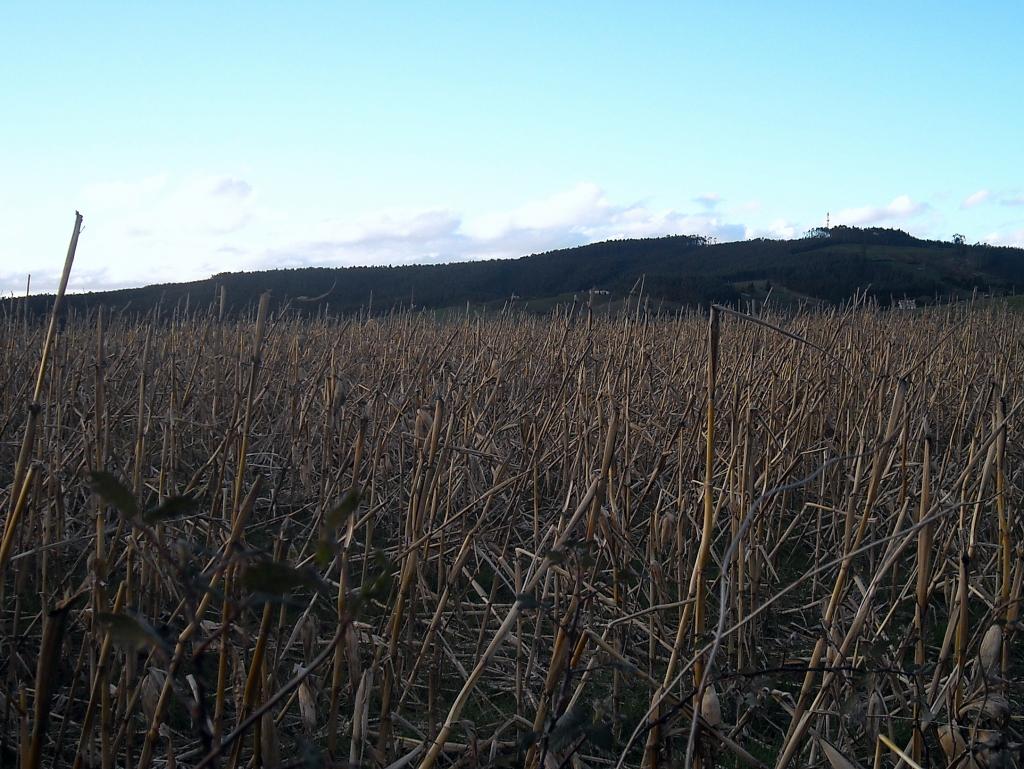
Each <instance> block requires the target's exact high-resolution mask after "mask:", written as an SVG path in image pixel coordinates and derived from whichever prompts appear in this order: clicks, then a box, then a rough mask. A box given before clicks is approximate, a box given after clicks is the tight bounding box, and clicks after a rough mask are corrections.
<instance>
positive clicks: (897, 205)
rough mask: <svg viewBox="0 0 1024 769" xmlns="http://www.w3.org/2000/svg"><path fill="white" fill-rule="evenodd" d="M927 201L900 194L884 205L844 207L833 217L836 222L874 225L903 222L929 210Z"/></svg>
mask: <svg viewBox="0 0 1024 769" xmlns="http://www.w3.org/2000/svg"><path fill="white" fill-rule="evenodd" d="M929 209H930V206H929V205H928V204H927V203H921V202H915V201H913V200H911V198H910V196H909V195H900V196H898V197H895V198H893V199H892V201H891V202H890V203H889V204H888V205H884V206H861V207H858V208H844V209H843V210H842V211H840V212H839V213H837V214H836V215H835V217H833V221H834V222H835V223H836V224H848V225H855V226H859V225H872V224H883V223H885V222H901V221H905V220H907V219H911V218H913V217H915V216H918V215H920V214H923V213H924V212H925V211H928V210H929Z"/></svg>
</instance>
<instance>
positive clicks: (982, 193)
mask: <svg viewBox="0 0 1024 769" xmlns="http://www.w3.org/2000/svg"><path fill="white" fill-rule="evenodd" d="M991 197H992V193H991V192H990V191H989V190H978V191H977V192H975V193H974V194H972V195H968V196H967V197H966V198H964V199H963V202H961V203H960V208H974V207H975V206H980V205H981V204H982V203H984V202H986V201H987V200H989V198H991Z"/></svg>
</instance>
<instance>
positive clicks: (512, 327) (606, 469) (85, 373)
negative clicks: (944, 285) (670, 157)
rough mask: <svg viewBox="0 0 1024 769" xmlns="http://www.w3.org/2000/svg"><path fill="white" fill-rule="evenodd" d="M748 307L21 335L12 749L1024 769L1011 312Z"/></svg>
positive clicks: (14, 450) (6, 753) (1019, 336)
mask: <svg viewBox="0 0 1024 769" xmlns="http://www.w3.org/2000/svg"><path fill="white" fill-rule="evenodd" d="M76 231H77V230H76ZM760 320H761V321H763V322H760V323H758V322H752V321H751V320H750V319H749V318H741V317H737V316H736V315H735V314H733V313H730V312H726V311H724V310H716V311H715V312H713V313H712V318H711V323H710V324H709V322H708V316H707V314H704V315H699V314H692V315H685V316H681V317H678V318H675V319H672V320H666V319H655V318H650V317H647V316H646V315H645V314H644V312H643V310H642V305H641V306H638V307H634V308H633V309H632V310H631V311H630V312H629V313H624V314H620V315H618V316H616V317H607V318H597V317H592V316H589V315H588V314H587V313H586V311H584V312H583V313H579V312H571V313H570V312H567V311H565V312H560V313H555V314H554V315H552V316H551V317H548V318H536V317H526V316H520V315H517V314H514V313H506V314H502V315H493V316H486V317H466V318H463V319H461V320H449V321H447V322H445V323H440V322H437V321H435V320H434V319H432V318H430V317H428V316H424V315H413V314H397V315H392V316H389V317H385V318H378V319H369V320H367V319H352V320H334V319H319V320H309V319H298V318H293V317H291V316H289V315H288V314H287V313H285V314H280V313H278V314H272V313H270V312H269V311H268V310H267V305H266V303H263V304H261V306H260V308H259V309H258V310H255V309H254V312H253V317H250V318H247V319H245V318H243V319H237V320H230V319H220V318H219V317H218V311H217V308H216V307H210V308H203V309H202V310H200V311H193V312H190V313H184V312H182V313H178V314H176V315H175V316H174V317H173V318H171V319H166V320H161V321H156V320H149V321H145V322H137V321H129V320H127V319H125V318H121V317H108V316H107V315H103V314H100V315H97V314H93V315H90V316H89V317H76V318H72V319H70V320H69V321H68V323H67V324H66V326H65V327H64V328H63V330H62V331H61V332H60V333H59V334H57V333H55V331H56V327H55V326H54V327H53V329H54V332H53V336H52V339H53V341H52V343H51V342H49V341H47V340H48V339H49V338H50V336H49V334H50V332H49V331H48V328H49V327H47V326H41V325H37V324H34V323H23V322H22V319H21V318H19V317H17V316H9V317H7V318H5V319H4V320H3V324H4V325H3V336H2V342H0V378H2V381H3V386H2V387H0V509H2V510H3V511H4V512H5V514H6V517H5V526H4V531H3V541H2V545H0V566H2V571H0V591H2V608H3V612H2V616H0V649H2V651H0V660H2V662H0V676H2V680H3V687H2V690H0V717H2V719H3V720H2V726H0V735H2V746H0V747H2V750H3V755H2V758H0V762H2V763H3V765H5V766H7V765H10V766H13V765H16V764H17V765H20V766H23V767H36V766H43V765H46V766H75V767H79V766H97V767H104V769H106V767H113V766H131V767H139V769H147V768H148V767H151V766H157V765H165V766H228V767H232V768H233V767H242V766H263V767H272V766H341V765H346V764H353V765H355V764H366V765H374V766H380V767H392V769H399V768H400V767H406V766H407V767H416V766H419V767H421V769H429V767H431V766H453V767H455V766H457V767H467V766H485V765H491V764H496V763H497V764H505V765H517V764H523V763H525V764H526V765H528V766H531V767H533V766H540V765H543V766H544V767H548V768H550V769H556V768H557V767H561V766H640V765H641V764H644V765H646V766H648V767H655V766H664V767H667V766H673V765H676V764H682V763H684V762H688V763H690V764H692V765H700V766H704V767H708V766H712V765H725V766H763V765H766V764H767V765H775V766H778V767H782V766H787V765H788V766H813V765H819V766H831V767H833V769H839V768H840V767H850V766H871V765H874V766H896V765H897V764H898V763H900V762H902V763H903V765H906V766H915V765H918V766H939V767H943V766H959V767H985V766H991V767H995V766H1012V765H1015V764H1014V762H1019V740H1020V735H1019V718H1020V716H1021V711H1020V703H1021V702H1022V699H1024V698H1022V691H1024V690H1022V683H1024V675H1022V670H1021V668H1020V659H1019V654H1018V653H1016V652H1015V646H1016V645H1017V644H1019V637H1020V624H1019V607H1020V597H1021V581H1022V576H1024V545H1022V544H1021V543H1022V537H1021V533H1022V532H1021V525H1022V521H1021V519H1020V516H1018V515H1017V514H1016V510H1017V508H1018V506H1019V502H1020V499H1021V491H1022V480H1021V477H1020V474H1019V473H1020V471H1019V467H1020V462H1021V460H1022V458H1024V452H1022V450H1021V442H1020V433H1019V429H1018V425H1019V423H1020V405H1021V403H1022V402H1024V391H1022V383H1024V371H1022V368H1024V355H1022V354H1021V347H1022V341H1024V318H1022V317H1021V316H1019V315H1016V314H1012V313H1010V312H1007V311H1004V310H1000V309H997V308H991V307H990V308H988V309H979V308H972V307H969V306H956V307H949V308H943V309H933V310H928V311H924V312H922V313H889V312H882V311H879V310H878V309H877V308H873V307H870V306H869V307H864V306H859V307H850V308H847V309H845V310H836V311H829V312H821V313H815V314H808V315H802V316H797V317H788V318H783V317H773V316H772V315H771V313H770V312H769V313H765V314H764V315H763V316H762V317H761V318H760ZM766 324H770V325H766ZM771 326H774V327H775V328H773V327H771ZM780 329H782V330H784V331H785V333H780ZM43 349H46V350H47V352H46V353H45V354H44V355H43V356H42V357H43V359H44V362H43V364H42V365H40V357H41V356H40V350H43ZM709 350H710V351H711V352H712V355H710V356H709ZM23 447H24V449H23ZM695 705H696V710H697V711H698V712H699V714H700V716H701V717H700V718H697V719H696V720H695V717H694V706H695Z"/></svg>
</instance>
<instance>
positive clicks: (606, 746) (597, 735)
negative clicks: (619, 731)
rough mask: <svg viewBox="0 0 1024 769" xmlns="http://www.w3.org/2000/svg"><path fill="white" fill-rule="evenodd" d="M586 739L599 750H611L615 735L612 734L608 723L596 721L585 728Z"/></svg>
mask: <svg viewBox="0 0 1024 769" xmlns="http://www.w3.org/2000/svg"><path fill="white" fill-rule="evenodd" d="M586 733H587V740H588V741H589V742H590V744H591V745H593V746H594V747H595V748H600V749H601V750H611V749H612V748H613V747H614V745H615V735H613V734H612V727H611V725H610V724H606V723H603V722H602V723H598V724H594V725H593V726H590V727H588V728H587V730H586Z"/></svg>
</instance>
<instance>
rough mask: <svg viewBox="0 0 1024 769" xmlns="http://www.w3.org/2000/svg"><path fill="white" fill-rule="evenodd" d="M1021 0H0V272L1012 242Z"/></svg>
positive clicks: (122, 275)
mask: <svg viewBox="0 0 1024 769" xmlns="http://www.w3.org/2000/svg"><path fill="white" fill-rule="evenodd" d="M1022 29H1024V4H1022V3H1020V2H1017V1H1016V0H1014V1H1013V2H1009V1H1008V2H977V3H966V2H964V3H946V2H896V3H891V2H885V3H882V2H857V3H845V4H822V3H811V2H788V3H763V2H762V3H754V2H750V3H745V2H744V3H740V2H722V3H700V4H698V3H689V2H671V3H629V4H627V3H621V2H617V3H611V2H609V3H602V2H587V3H559V2H548V3H529V2H516V3H490V2H473V3H468V2H467V3H455V2H450V3H444V4H440V3H430V4H427V3H303V2H291V3H190V2H179V3H174V4H171V3H125V4H109V3H100V2H97V3H77V4H67V5H61V4H45V5H44V4H42V3H39V4H30V3H10V4H6V5H4V6H2V8H0V85H2V88H0V105H2V112H0V115H2V117H3V119H2V120H0V290H2V291H3V292H5V293H6V292H9V291H21V290H23V289H24V283H25V275H26V273H29V272H31V273H32V274H33V288H34V289H38V290H44V289H52V288H53V286H54V285H55V282H56V275H57V273H58V271H59V268H60V265H61V262H62V259H63V252H64V250H65V248H66V242H67V237H68V234H69V231H70V225H71V221H72V212H73V211H74V210H75V209H76V208H77V209H80V210H81V211H82V213H83V214H84V215H85V231H84V232H83V235H82V240H81V244H80V247H79V258H78V261H77V262H76V267H75V273H74V276H73V279H72V287H73V288H74V289H77V290H88V289H93V288H103V287H112V286H124V285H138V284H143V283H151V282H163V281H167V280H188V279H196V278H202V277H206V276H208V275H210V274H212V273H215V272H218V271H223V270H238V269H262V268H267V267H273V266H299V265H304V264H324V265H345V264H366V263H392V264H400V263H406V262H416V261H447V260H452V259H472V258H488V257H495V256H518V255H522V254H525V253H531V252H535V251H540V250H546V249H550V248H555V247H560V246H567V245H575V244H578V243H584V242H588V241H593V240H602V239H606V238H612V237H629V236H646V235H661V234H671V233H701V234H707V235H712V236H715V237H718V238H719V239H728V240H732V239H739V238H745V237H760V236H766V237H788V236H792V235H795V234H799V233H802V232H803V231H805V230H806V229H807V228H809V227H813V226H816V225H819V224H823V223H824V219H825V214H826V212H830V213H831V220H832V222H833V223H844V222H845V223H850V224H861V225H876V224H877V225H882V226H897V227H901V228H904V229H907V230H909V231H910V232H912V233H915V234H919V235H922V236H928V237H936V238H943V239H948V238H950V237H951V236H952V235H953V233H954V232H961V233H964V234H965V235H966V236H967V238H968V240H969V241H971V242H975V241H986V242H991V243H996V244H1003V245H1010V244H1016V245H1024V149H1022V147H1024V141H1022V137H1024V100H1022V98H1021V96H1022V93H1024V56H1022V54H1021V49H1020V45H1021V41H1022V37H1021V34H1022V33H1021V30H1022Z"/></svg>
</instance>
